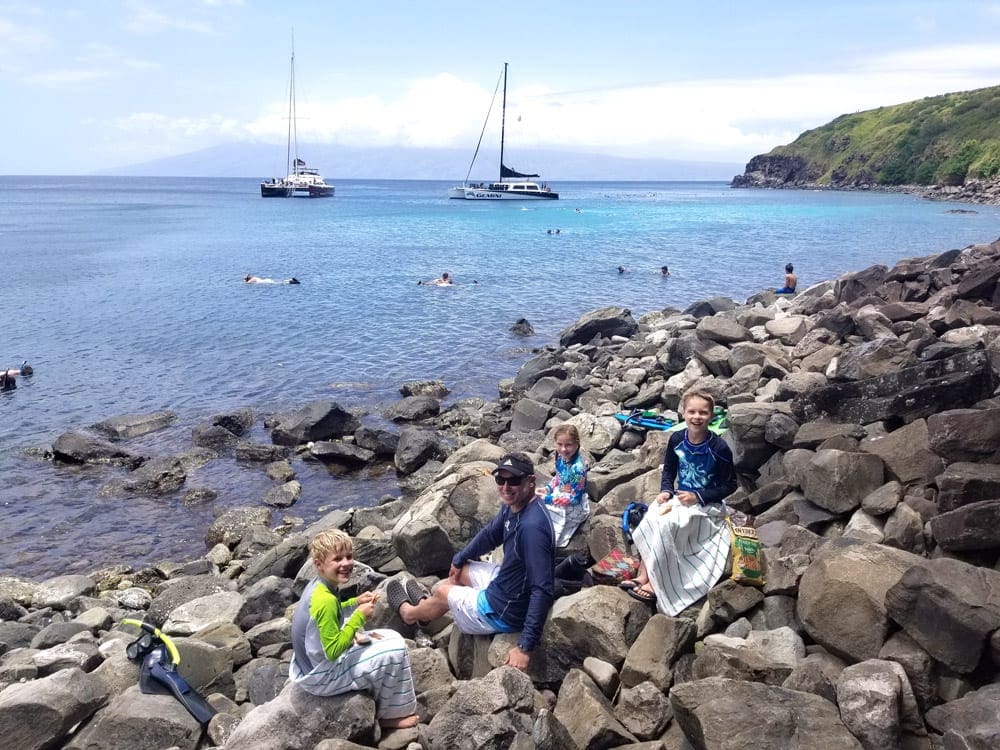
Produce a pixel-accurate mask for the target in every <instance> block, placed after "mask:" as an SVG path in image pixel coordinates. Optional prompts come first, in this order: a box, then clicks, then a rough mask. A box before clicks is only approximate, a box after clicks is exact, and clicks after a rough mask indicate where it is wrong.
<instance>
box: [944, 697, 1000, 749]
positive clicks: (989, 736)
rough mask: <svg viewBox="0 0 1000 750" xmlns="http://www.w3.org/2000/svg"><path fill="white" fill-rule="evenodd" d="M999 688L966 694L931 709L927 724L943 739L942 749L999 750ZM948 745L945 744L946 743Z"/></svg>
mask: <svg viewBox="0 0 1000 750" xmlns="http://www.w3.org/2000/svg"><path fill="white" fill-rule="evenodd" d="M998 717H1000V684H992V685H986V686H985V687H981V688H979V690H974V691H972V692H971V693H967V694H966V695H964V696H962V697H961V698H959V699H958V700H954V701H949V702H948V703H945V704H944V705H941V706H934V708H932V709H930V710H929V711H928V712H927V724H928V725H929V726H930V727H931V728H932V729H933V730H934V731H936V732H938V733H939V734H942V735H944V737H945V745H944V746H945V747H946V748H950V747H954V748H968V749H969V750H993V749H994V748H997V747H1000V719H998ZM949 742H950V743H952V744H948V743H949Z"/></svg>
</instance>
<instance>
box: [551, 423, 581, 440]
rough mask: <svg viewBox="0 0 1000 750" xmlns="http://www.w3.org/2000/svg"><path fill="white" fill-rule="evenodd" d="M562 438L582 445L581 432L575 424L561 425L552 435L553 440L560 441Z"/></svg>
mask: <svg viewBox="0 0 1000 750" xmlns="http://www.w3.org/2000/svg"><path fill="white" fill-rule="evenodd" d="M560 437H568V438H569V439H570V440H572V441H573V442H574V443H576V444H577V445H579V444H580V431H579V430H578V429H576V425H575V424H561V425H559V426H558V427H556V431H555V432H553V433H552V439H553V440H558V439H559V438H560Z"/></svg>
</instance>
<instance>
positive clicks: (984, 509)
mask: <svg viewBox="0 0 1000 750" xmlns="http://www.w3.org/2000/svg"><path fill="white" fill-rule="evenodd" d="M930 525H931V534H933V535H934V541H936V542H937V543H938V545H939V546H940V547H941V549H943V550H947V551H948V552H968V551H970V550H980V549H987V550H993V549H1000V497H998V499H996V500H983V501H981V502H978V503H969V504H968V505H963V506H962V507H961V508H956V509H955V510H951V511H948V512H947V513H942V514H941V515H938V516H935V517H934V518H932V519H931V520H930Z"/></svg>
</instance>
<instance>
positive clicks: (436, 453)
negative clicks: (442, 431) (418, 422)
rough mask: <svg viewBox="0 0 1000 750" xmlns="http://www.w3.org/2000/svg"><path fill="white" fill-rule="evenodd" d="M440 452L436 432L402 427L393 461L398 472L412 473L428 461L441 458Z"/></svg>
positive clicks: (441, 452)
mask: <svg viewBox="0 0 1000 750" xmlns="http://www.w3.org/2000/svg"><path fill="white" fill-rule="evenodd" d="M442 454H443V451H442V449H441V442H440V441H439V440H438V437H437V434H436V433H434V432H431V431H430V430H421V429H420V428H419V427H404V428H403V430H402V432H400V433H399V440H398V441H397V443H396V453H395V455H394V457H393V463H395V465H396V471H398V472H399V473H400V474H413V473H414V472H416V471H417V470H418V469H420V467H421V466H423V465H424V464H426V463H427V462H428V461H430V460H432V459H435V458H441V457H442Z"/></svg>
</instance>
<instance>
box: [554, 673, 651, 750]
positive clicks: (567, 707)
mask: <svg viewBox="0 0 1000 750" xmlns="http://www.w3.org/2000/svg"><path fill="white" fill-rule="evenodd" d="M554 713H555V717H556V719H558V720H559V722H560V723H561V724H562V725H563V726H564V727H566V729H567V730H569V733H570V736H571V737H572V738H573V741H574V742H575V743H576V747H580V748H599V747H618V746H619V745H624V744H627V743H630V742H636V741H637V738H636V737H635V736H634V735H633V734H632V733H631V732H629V731H628V730H627V729H626V728H625V727H624V726H623V725H622V724H621V722H619V721H618V719H617V718H615V712H614V709H613V708H612V706H611V702H610V701H609V700H608V699H607V698H606V697H605V696H604V694H603V693H601V691H600V689H599V688H598V687H597V685H595V684H594V681H593V680H591V679H590V677H588V676H587V675H586V674H585V673H584V672H582V671H581V670H579V669H574V670H572V671H570V673H569V674H568V675H566V679H564V680H563V681H562V685H561V686H560V687H559V698H558V701H557V703H556V710H555V712H554Z"/></svg>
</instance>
